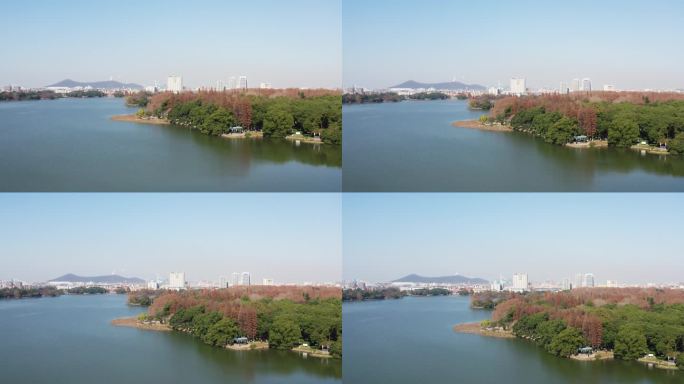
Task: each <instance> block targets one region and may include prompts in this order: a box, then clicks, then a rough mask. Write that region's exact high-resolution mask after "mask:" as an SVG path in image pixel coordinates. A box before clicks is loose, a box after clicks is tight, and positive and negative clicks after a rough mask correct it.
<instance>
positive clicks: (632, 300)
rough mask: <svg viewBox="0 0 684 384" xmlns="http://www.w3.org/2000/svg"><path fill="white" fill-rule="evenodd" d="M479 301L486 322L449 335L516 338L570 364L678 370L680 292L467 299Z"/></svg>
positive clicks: (681, 363) (682, 321) (683, 358)
mask: <svg viewBox="0 0 684 384" xmlns="http://www.w3.org/2000/svg"><path fill="white" fill-rule="evenodd" d="M483 295H484V296H486V297H484V298H483ZM482 302H488V303H491V304H492V305H491V306H490V308H491V307H493V308H494V311H493V313H492V318H491V320H485V321H483V322H481V323H465V324H458V325H456V326H455V327H454V331H456V332H461V333H474V334H479V335H483V336H491V337H505V338H514V337H515V338H521V339H524V340H527V341H530V342H533V343H535V344H536V345H538V346H539V347H541V348H544V349H545V350H546V351H548V352H549V353H551V354H554V355H556V356H560V357H567V358H573V359H576V360H585V361H593V360H604V359H613V358H615V359H621V360H632V361H639V362H642V363H645V364H649V365H651V366H655V367H657V368H663V369H672V370H676V369H684V344H682V342H683V341H684V340H683V339H682V335H684V316H682V314H683V313H684V312H683V311H684V293H683V292H682V291H679V290H674V289H655V288H649V289H645V288H580V289H573V290H570V291H563V292H544V293H541V292H539V293H536V292H528V293H517V294H513V293H508V292H503V293H501V295H492V293H478V294H475V295H473V296H472V298H471V306H475V305H481V304H479V303H482ZM474 303H478V304H474Z"/></svg>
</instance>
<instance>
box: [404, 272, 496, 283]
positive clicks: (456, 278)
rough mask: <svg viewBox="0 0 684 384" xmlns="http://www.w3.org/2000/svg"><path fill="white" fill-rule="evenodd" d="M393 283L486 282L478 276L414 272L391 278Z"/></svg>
mask: <svg viewBox="0 0 684 384" xmlns="http://www.w3.org/2000/svg"><path fill="white" fill-rule="evenodd" d="M392 282H393V283H423V284H487V283H489V282H488V281H487V280H485V279H480V278H479V277H466V276H461V275H452V276H439V277H425V276H420V275H416V274H411V275H408V276H404V277H402V278H401V279H397V280H393V281H392Z"/></svg>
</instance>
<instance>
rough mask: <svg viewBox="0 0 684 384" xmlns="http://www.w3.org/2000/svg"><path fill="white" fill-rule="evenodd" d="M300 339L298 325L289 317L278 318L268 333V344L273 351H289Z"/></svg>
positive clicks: (300, 332)
mask: <svg viewBox="0 0 684 384" xmlns="http://www.w3.org/2000/svg"><path fill="white" fill-rule="evenodd" d="M301 337H302V331H301V329H300V328H299V325H297V323H296V322H295V321H294V320H293V319H292V318H289V317H278V318H276V319H275V321H274V322H273V325H272V326H271V329H270V330H269V332H268V343H269V345H270V346H271V347H273V348H275V349H291V348H293V347H295V346H296V345H297V343H298V342H299V340H300V339H301Z"/></svg>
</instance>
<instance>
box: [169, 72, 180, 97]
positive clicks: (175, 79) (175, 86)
mask: <svg viewBox="0 0 684 384" xmlns="http://www.w3.org/2000/svg"><path fill="white" fill-rule="evenodd" d="M166 90H167V91H169V92H173V93H181V92H183V78H182V77H180V76H176V75H171V76H169V77H168V79H167V80H166Z"/></svg>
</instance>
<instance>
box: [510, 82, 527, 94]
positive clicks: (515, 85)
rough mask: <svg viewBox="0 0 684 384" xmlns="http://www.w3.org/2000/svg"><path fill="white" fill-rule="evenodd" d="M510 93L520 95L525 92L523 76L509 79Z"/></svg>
mask: <svg viewBox="0 0 684 384" xmlns="http://www.w3.org/2000/svg"><path fill="white" fill-rule="evenodd" d="M511 94H513V95H516V96H522V95H525V94H527V82H526V80H525V78H512V79H511Z"/></svg>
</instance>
